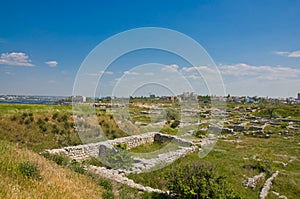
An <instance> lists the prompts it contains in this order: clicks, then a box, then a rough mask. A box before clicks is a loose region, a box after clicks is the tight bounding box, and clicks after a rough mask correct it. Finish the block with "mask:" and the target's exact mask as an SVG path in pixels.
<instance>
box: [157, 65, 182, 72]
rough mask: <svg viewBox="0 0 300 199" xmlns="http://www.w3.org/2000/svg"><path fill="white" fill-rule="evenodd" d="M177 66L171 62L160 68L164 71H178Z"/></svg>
mask: <svg viewBox="0 0 300 199" xmlns="http://www.w3.org/2000/svg"><path fill="white" fill-rule="evenodd" d="M178 68H179V66H178V65H177V64H171V65H168V66H165V67H163V68H162V69H161V70H162V71H164V72H178Z"/></svg>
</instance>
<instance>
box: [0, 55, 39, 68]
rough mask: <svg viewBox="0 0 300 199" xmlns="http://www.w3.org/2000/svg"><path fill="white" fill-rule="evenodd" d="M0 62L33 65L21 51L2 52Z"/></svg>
mask: <svg viewBox="0 0 300 199" xmlns="http://www.w3.org/2000/svg"><path fill="white" fill-rule="evenodd" d="M0 64H6V65H11V66H29V67H31V66H34V65H33V64H32V63H31V60H30V59H29V57H28V56H27V55H26V54H25V53H22V52H11V53H2V54H1V57H0Z"/></svg>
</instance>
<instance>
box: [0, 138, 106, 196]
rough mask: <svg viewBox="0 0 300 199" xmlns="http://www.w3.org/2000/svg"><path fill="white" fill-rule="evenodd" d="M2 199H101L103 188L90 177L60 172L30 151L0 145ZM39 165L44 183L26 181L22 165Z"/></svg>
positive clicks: (63, 169) (8, 145) (40, 181)
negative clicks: (23, 163) (20, 166)
mask: <svg viewBox="0 0 300 199" xmlns="http://www.w3.org/2000/svg"><path fill="white" fill-rule="evenodd" d="M0 154H1V156H0V178H1V180H0V198H14V199H16V198H68V199H69V198H102V197H101V195H102V192H103V188H102V187H101V186H99V185H97V183H96V182H95V181H93V180H92V179H89V178H88V177H87V176H83V175H80V174H77V173H75V172H72V171H71V170H68V169H65V168H61V167H60V166H58V165H56V164H55V163H53V162H50V161H49V160H46V159H45V158H44V157H42V156H40V155H38V154H35V153H33V152H31V151H29V150H25V149H19V148H17V147H15V146H13V145H11V144H8V143H7V142H3V141H0ZM25 161H29V162H30V163H33V164H35V165H37V167H38V169H39V171H40V175H41V176H42V179H41V180H37V179H33V178H30V177H25V176H23V175H22V173H21V171H20V170H19V168H18V165H19V163H21V162H25Z"/></svg>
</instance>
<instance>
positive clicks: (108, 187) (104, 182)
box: [98, 179, 112, 191]
mask: <svg viewBox="0 0 300 199" xmlns="http://www.w3.org/2000/svg"><path fill="white" fill-rule="evenodd" d="M98 184H99V185H100V186H102V187H104V189H106V190H108V191H111V190H112V184H111V182H110V181H108V180H105V179H100V180H98Z"/></svg>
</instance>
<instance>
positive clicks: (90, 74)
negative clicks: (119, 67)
mask: <svg viewBox="0 0 300 199" xmlns="http://www.w3.org/2000/svg"><path fill="white" fill-rule="evenodd" d="M103 74H106V75H112V74H114V73H113V72H112V71H99V72H98V73H88V74H87V75H89V76H96V77H99V76H100V75H103Z"/></svg>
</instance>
